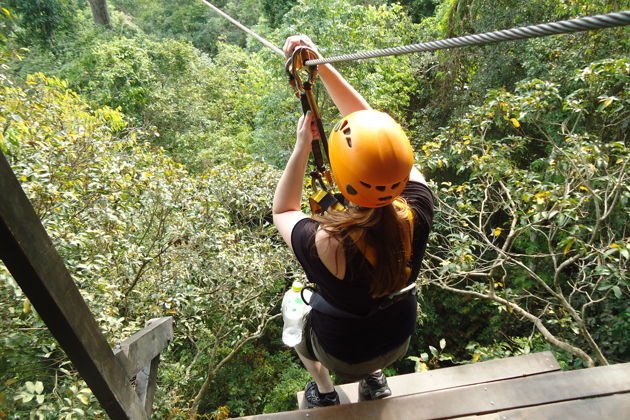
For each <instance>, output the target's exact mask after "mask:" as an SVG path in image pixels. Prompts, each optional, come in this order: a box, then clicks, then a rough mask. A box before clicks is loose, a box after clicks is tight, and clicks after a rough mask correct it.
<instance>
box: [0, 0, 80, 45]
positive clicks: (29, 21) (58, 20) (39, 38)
mask: <svg viewBox="0 0 630 420" xmlns="http://www.w3.org/2000/svg"><path fill="white" fill-rule="evenodd" d="M5 7H7V8H8V9H9V10H12V11H14V13H15V14H16V15H17V16H18V20H19V21H20V27H21V31H20V32H19V37H20V39H21V42H22V43H31V42H33V41H36V42H40V43H47V44H52V41H53V39H54V38H55V37H56V35H57V34H58V33H59V32H64V31H68V30H70V28H71V26H72V24H73V22H74V14H75V7H76V6H75V5H73V4H71V2H70V1H68V0H29V1H20V0H8V1H7V2H6V3H5Z"/></svg>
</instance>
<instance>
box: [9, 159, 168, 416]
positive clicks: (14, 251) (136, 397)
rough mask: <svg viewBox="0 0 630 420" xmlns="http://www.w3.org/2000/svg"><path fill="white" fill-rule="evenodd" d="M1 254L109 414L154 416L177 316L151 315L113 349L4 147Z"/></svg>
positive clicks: (16, 279)
mask: <svg viewBox="0 0 630 420" xmlns="http://www.w3.org/2000/svg"><path fill="white" fill-rule="evenodd" d="M0 258H1V259H2V261H3V262H4V264H5V265H6V267H7V269H8V270H9V272H10V273H11V275H12V276H13V278H14V279H15V281H16V282H17V283H18V284H19V286H20V287H21V288H22V290H23V291H24V294H25V295H26V297H27V298H28V299H29V300H30V301H31V303H32V305H33V307H34V308H35V309H36V310H37V313H38V314H39V315H40V316H41V318H42V319H43V321H44V322H45V323H46V326H47V327H48V329H49V330H50V331H51V333H52V334H53V336H54V337H55V338H56V339H57V341H58V342H59V344H60V345H61V347H62V348H63V350H64V351H65V352H66V354H67V355H68V357H69V358H70V360H71V361H72V363H73V365H74V367H75V368H76V369H77V370H78V372H79V374H80V375H81V376H82V377H83V379H84V380H85V382H86V383H87V384H88V386H89V387H90V389H91V390H92V392H93V393H94V396H95V397H96V398H97V399H98V401H99V402H100V404H101V406H102V407H103V408H104V409H105V411H106V412H107V414H108V415H109V416H110V417H111V418H113V419H133V420H136V419H147V418H150V417H151V406H152V402H153V394H154V391H155V382H156V381H155V379H156V371H157V367H158V364H159V355H160V352H161V351H162V350H163V349H164V348H165V347H166V345H167V344H168V343H169V342H170V341H171V340H172V338H173V319H172V318H171V317H167V318H158V319H152V320H150V321H148V322H147V323H146V327H145V328H144V329H143V330H141V331H139V332H138V333H136V334H134V335H133V336H132V337H130V338H129V339H127V340H125V341H124V342H122V343H121V344H120V345H118V346H116V348H115V349H114V351H112V349H111V347H110V346H109V344H108V343H107V341H106V340H105V337H104V336H103V333H102V332H101V330H100V328H99V327H98V325H97V323H96V320H95V319H94V316H93V315H92V313H91V312H90V309H89V308H88V306H87V304H86V303H85V301H84V300H83V297H82V296H81V293H80V292H79V289H78V288H77V286H76V284H75V283H74V281H73V280H72V277H71V276H70V273H69V272H68V270H67V268H66V266H65V264H64V262H63V260H62V258H61V257H60V256H59V254H58V253H57V251H56V250H55V247H54V246H53V244H52V241H51V240H50V238H49V237H48V234H47V233H46V230H45V229H44V227H43V225H42V223H41V220H40V219H39V217H38V216H37V214H36V213H35V210H34V209H33V206H32V205H31V203H30V201H29V200H28V198H27V197H26V195H25V194H24V191H23V190H22V187H21V186H20V183H19V182H18V180H17V178H16V177H15V174H14V173H13V171H12V170H11V167H10V166H9V163H8V162H7V160H6V158H5V156H4V155H3V154H2V153H1V152H0ZM134 377H135V379H136V380H135V383H136V385H135V387H134V386H132V381H131V379H132V378H134Z"/></svg>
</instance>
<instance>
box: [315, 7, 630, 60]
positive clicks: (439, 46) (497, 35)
mask: <svg viewBox="0 0 630 420" xmlns="http://www.w3.org/2000/svg"><path fill="white" fill-rule="evenodd" d="M628 24H630V10H625V11H622V12H615V13H608V14H603V15H595V16H589V17H583V18H577V19H571V20H561V21H558V22H551V23H541V24H538V25H532V26H522V27H519V28H512V29H504V30H501V31H495V32H486V33H482V34H476V35H466V36H460V37H456V38H448V39H443V40H439V41H430V42H423V43H420V44H412V45H406V46H401V47H393V48H385V49H381V50H373V51H362V52H356V53H353V54H344V55H339V56H334V57H328V58H320V59H317V60H308V61H306V62H305V63H304V64H305V65H308V66H313V65H317V64H325V63H338V62H342V61H352V60H366V59H368V58H376V57H385V56H390V55H400V54H410V53H415V52H427V51H436V50H443V49H448V48H458V47H467V46H472V45H486V44H492V43H496V42H503V41H514V40H518V39H528V38H538V37H542V36H548V35H558V34H566V33H572V32H581V31H589V30H592V29H602V28H611V27H615V26H625V25H628Z"/></svg>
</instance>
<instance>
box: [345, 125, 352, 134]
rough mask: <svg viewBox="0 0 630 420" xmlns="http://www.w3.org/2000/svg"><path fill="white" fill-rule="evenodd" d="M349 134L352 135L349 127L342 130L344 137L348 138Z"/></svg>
mask: <svg viewBox="0 0 630 420" xmlns="http://www.w3.org/2000/svg"><path fill="white" fill-rule="evenodd" d="M351 133H352V130H350V127H348V128H346V129H345V130H343V134H345V135H346V136H349V135H350V134H351Z"/></svg>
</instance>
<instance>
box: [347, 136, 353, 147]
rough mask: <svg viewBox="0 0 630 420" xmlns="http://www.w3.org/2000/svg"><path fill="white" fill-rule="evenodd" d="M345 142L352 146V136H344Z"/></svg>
mask: <svg viewBox="0 0 630 420" xmlns="http://www.w3.org/2000/svg"><path fill="white" fill-rule="evenodd" d="M346 143H348V147H352V138H351V137H346Z"/></svg>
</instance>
